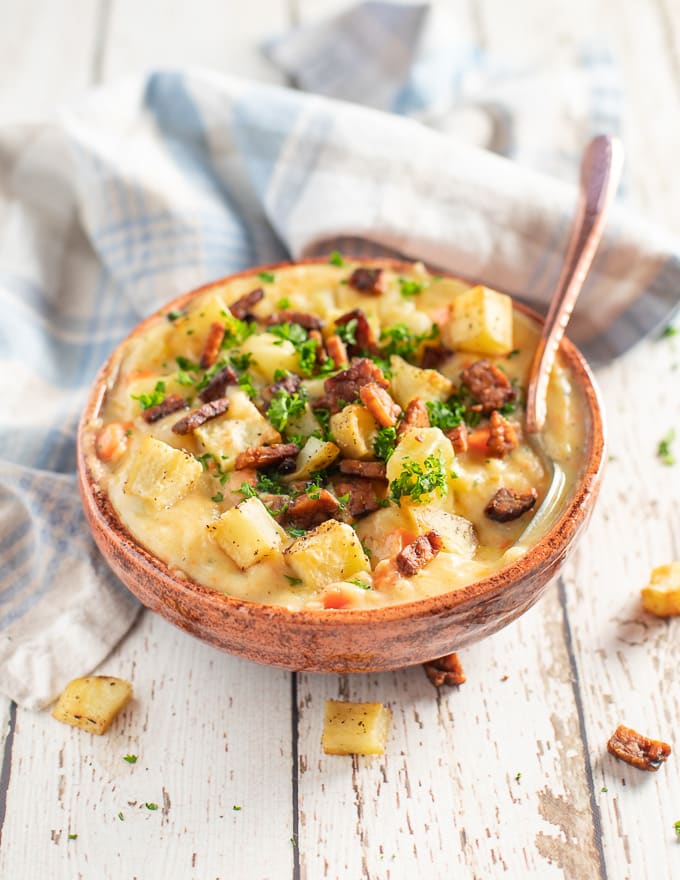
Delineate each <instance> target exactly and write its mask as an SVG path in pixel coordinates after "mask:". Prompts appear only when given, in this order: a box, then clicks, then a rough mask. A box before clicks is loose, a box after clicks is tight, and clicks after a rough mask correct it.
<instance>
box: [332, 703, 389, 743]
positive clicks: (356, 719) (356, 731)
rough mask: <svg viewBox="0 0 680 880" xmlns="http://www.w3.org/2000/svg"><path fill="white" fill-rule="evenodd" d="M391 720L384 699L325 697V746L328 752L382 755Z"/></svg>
mask: <svg viewBox="0 0 680 880" xmlns="http://www.w3.org/2000/svg"><path fill="white" fill-rule="evenodd" d="M391 720H392V713H391V712H390V710H389V709H387V708H386V707H385V706H383V704H382V703H350V702H342V701H340V700H326V715H325V720H324V726H323V736H322V739H321V744H322V746H323V750H324V752H325V753H326V754H327V755H382V754H384V753H385V743H386V742H387V734H388V733H389V729H390V721H391Z"/></svg>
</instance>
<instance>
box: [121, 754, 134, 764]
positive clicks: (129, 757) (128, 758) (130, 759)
mask: <svg viewBox="0 0 680 880" xmlns="http://www.w3.org/2000/svg"><path fill="white" fill-rule="evenodd" d="M123 760H124V761H127V762H128V764H136V763H137V755H123Z"/></svg>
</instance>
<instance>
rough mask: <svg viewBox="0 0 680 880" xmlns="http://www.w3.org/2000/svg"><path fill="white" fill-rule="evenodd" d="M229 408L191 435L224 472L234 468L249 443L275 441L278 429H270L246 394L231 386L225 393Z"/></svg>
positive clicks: (253, 444) (260, 443)
mask: <svg viewBox="0 0 680 880" xmlns="http://www.w3.org/2000/svg"><path fill="white" fill-rule="evenodd" d="M227 397H228V398H229V409H228V410H227V411H226V412H225V413H224V415H221V416H218V417H217V418H216V419H211V420H210V421H209V422H206V423H205V424H203V425H201V426H200V427H199V428H196V430H195V431H194V437H196V438H197V439H198V441H199V443H200V444H201V448H202V451H203V452H209V453H210V454H211V455H213V456H214V457H215V461H216V462H217V463H218V465H219V466H220V467H221V468H222V470H223V471H230V470H233V468H234V463H235V461H236V456H237V455H238V454H239V453H240V452H243V451H244V450H246V449H248V447H250V446H264V445H267V444H269V443H278V442H279V440H280V439H281V435H280V434H279V432H278V431H277V430H276V429H275V428H273V427H272V426H271V425H270V424H269V422H268V421H267V419H265V417H264V416H263V415H262V413H261V412H260V411H259V410H258V409H257V407H256V406H255V405H254V404H253V403H252V402H251V401H250V400H249V398H248V395H247V394H244V393H243V391H240V390H239V389H236V388H232V389H229V391H228V392H227Z"/></svg>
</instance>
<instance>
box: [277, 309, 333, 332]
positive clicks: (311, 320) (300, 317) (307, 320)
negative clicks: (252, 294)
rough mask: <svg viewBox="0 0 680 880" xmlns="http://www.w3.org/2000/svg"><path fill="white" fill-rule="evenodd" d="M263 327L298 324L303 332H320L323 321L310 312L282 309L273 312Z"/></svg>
mask: <svg viewBox="0 0 680 880" xmlns="http://www.w3.org/2000/svg"><path fill="white" fill-rule="evenodd" d="M264 323H265V326H267V327H273V326H274V325H275V324H299V325H300V327H303V328H304V329H305V330H321V328H322V327H323V321H322V320H321V318H319V317H317V316H316V315H312V314H311V313H310V312H296V311H295V310H294V309H283V310H282V311H280V312H273V313H272V314H271V315H268V316H267V317H266V318H265V320H264Z"/></svg>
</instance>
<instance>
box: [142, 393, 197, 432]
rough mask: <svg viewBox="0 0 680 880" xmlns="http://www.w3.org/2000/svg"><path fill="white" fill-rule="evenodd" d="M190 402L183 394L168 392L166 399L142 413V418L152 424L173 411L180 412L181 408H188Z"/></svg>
mask: <svg viewBox="0 0 680 880" xmlns="http://www.w3.org/2000/svg"><path fill="white" fill-rule="evenodd" d="M188 407H189V404H188V403H187V402H186V400H185V399H184V398H183V397H182V395H181V394H168V396H167V397H166V398H165V400H162V401H161V402H160V403H157V404H156V406H150V407H149V408H148V409H145V410H144V412H143V413H142V418H143V419H144V421H145V422H146V423H147V424H148V425H152V424H153V423H154V422H157V421H158V420H159V419H164V418H165V416H169V415H171V414H172V413H176V412H179V411H180V410H181V409H187V408H188Z"/></svg>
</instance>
